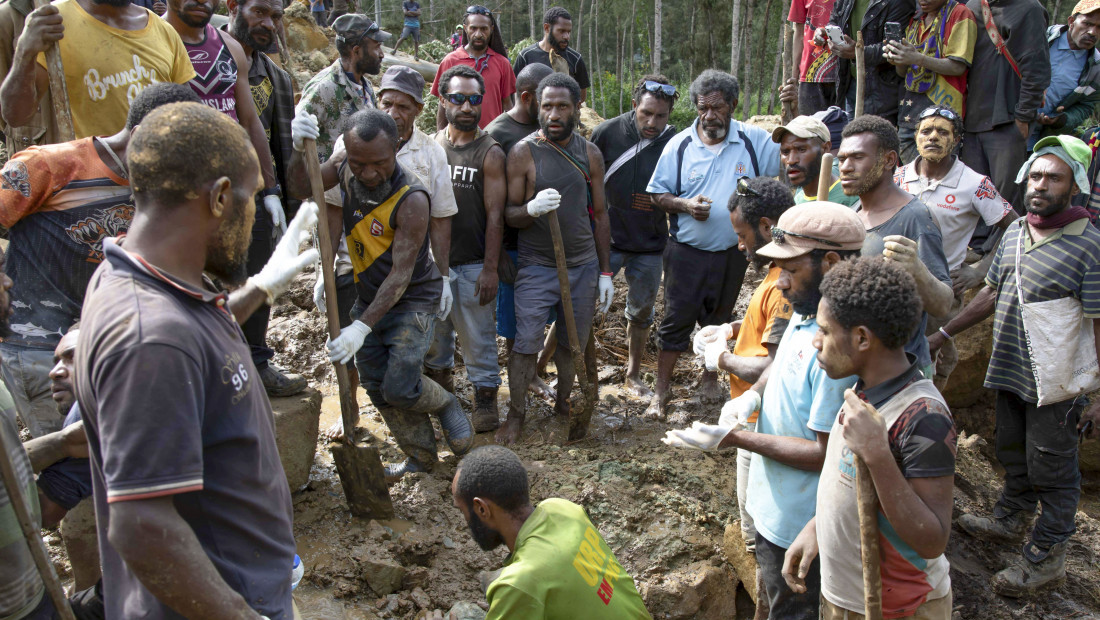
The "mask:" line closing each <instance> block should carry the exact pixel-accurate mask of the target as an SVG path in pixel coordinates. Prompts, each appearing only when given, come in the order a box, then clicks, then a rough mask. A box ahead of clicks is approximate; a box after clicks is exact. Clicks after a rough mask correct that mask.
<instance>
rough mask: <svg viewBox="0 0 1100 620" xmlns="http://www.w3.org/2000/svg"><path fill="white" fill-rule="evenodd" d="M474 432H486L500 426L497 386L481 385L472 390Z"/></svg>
mask: <svg viewBox="0 0 1100 620" xmlns="http://www.w3.org/2000/svg"><path fill="white" fill-rule="evenodd" d="M473 417H474V432H475V433H488V432H489V431H495V430H496V429H497V428H498V427H499V426H500V411H499V410H498V409H497V388H495V387H491V388H490V387H481V388H477V390H475V392H474V416H473Z"/></svg>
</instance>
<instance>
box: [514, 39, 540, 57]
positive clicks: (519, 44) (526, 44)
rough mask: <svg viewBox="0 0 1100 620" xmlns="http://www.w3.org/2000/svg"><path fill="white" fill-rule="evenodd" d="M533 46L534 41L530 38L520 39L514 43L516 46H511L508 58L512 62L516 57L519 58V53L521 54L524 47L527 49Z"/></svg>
mask: <svg viewBox="0 0 1100 620" xmlns="http://www.w3.org/2000/svg"><path fill="white" fill-rule="evenodd" d="M534 44H535V40H534V39H532V38H531V37H527V38H526V39H520V40H519V41H516V44H515V45H513V46H512V47H511V48H510V49H509V50H508V58H511V59H512V60H515V58H516V56H519V53H520V52H522V51H523V49H524V48H525V47H529V46H531V45H534Z"/></svg>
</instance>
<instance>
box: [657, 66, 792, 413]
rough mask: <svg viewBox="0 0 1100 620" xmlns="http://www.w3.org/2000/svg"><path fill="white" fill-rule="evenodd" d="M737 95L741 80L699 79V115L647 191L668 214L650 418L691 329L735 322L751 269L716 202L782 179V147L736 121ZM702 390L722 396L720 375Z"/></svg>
mask: <svg viewBox="0 0 1100 620" xmlns="http://www.w3.org/2000/svg"><path fill="white" fill-rule="evenodd" d="M738 90H739V89H738V85H737V78H735V77H733V76H732V75H730V74H728V73H723V72H721V71H716V70H714V69H707V70H706V71H704V72H703V73H701V74H700V75H699V77H697V78H695V81H694V82H692V83H691V91H690V93H689V94H690V96H691V102H692V104H693V105H694V106H695V111H696V113H697V114H698V115H699V118H698V119H696V121H695V122H694V123H692V125H691V127H688V128H687V129H684V130H682V131H681V132H680V133H678V134H676V136H674V137H673V138H672V139H671V140H669V141H668V144H666V145H665V150H664V152H662V153H661V158H660V160H659V161H658V162H657V167H656V169H655V170H654V171H653V178H652V179H650V181H649V185H648V186H646V191H647V192H649V193H650V194H654V198H653V201H654V204H656V205H657V207H658V208H659V209H661V210H662V211H664V212H665V213H668V214H669V215H670V216H671V217H670V219H671V221H670V224H669V235H670V239H669V242H668V245H667V246H666V247H665V253H664V256H663V261H664V271H665V274H664V275H665V309H664V310H665V311H664V317H663V318H662V319H661V325H660V326H659V327H658V329H657V344H658V348H659V349H660V354H659V356H658V358H657V385H656V389H655V394H654V396H653V400H652V402H651V403H650V405H649V409H648V410H647V411H646V415H648V416H655V417H658V418H660V419H664V418H665V417H666V415H667V413H668V411H667V409H668V402H669V400H671V398H672V391H671V389H670V388H669V382H670V381H671V379H672V371H673V369H674V368H675V366H676V360H677V359H678V358H679V357H680V354H681V353H683V352H684V351H686V350H687V349H688V347H689V346H690V345H691V331H692V329H694V328H695V324H696V323H699V325H701V326H703V327H705V326H707V325H719V324H721V323H726V322H728V321H729V320H730V315H731V314H732V312H733V306H734V304H735V303H736V301H737V294H738V293H739V292H740V291H741V281H742V280H743V279H744V277H745V269H747V268H748V263H747V262H746V261H745V257H744V255H743V254H741V252H739V251H737V247H736V246H737V234H736V233H735V232H733V227H732V226H731V225H730V219H729V217H727V216H726V215H725V213H724V212H722V211H721V210H720V209H711V205H712V204H718V205H724V204H727V203H729V199H730V196H732V195H733V192H734V188H735V187H736V186H737V182H738V181H739V180H740V179H741V178H742V177H757V176H765V177H774V176H778V175H779V147H778V145H777V144H775V143H774V142H772V141H771V140H770V139H769V136H768V134H767V132H765V131H764V130H763V129H760V128H758V127H753V126H751V125H746V124H744V123H742V122H740V121H736V120H733V118H732V114H733V110H734V108H736V107H737V94H738ZM699 385H700V389H699V392H700V395H701V396H702V397H703V398H704V399H707V400H717V399H718V398H720V397H721V388H719V387H718V375H717V373H714V372H710V371H707V372H705V373H703V378H702V380H701V381H700V384H699Z"/></svg>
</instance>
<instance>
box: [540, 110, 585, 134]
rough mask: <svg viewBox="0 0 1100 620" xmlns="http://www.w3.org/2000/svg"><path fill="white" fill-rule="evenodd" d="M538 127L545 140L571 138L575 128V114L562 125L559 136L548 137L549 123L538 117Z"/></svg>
mask: <svg viewBox="0 0 1100 620" xmlns="http://www.w3.org/2000/svg"><path fill="white" fill-rule="evenodd" d="M539 127H541V128H542V133H543V135H544V136H546V137H547V138H549V139H551V140H564V139H566V138H568V137H569V136H571V135H572V134H573V130H574V129H576V128H577V114H575V113H574V114H573V115H572V116H570V117H569V118H568V119H567V120H565V121H564V122H563V123H562V129H561V135H559V136H551V135H550V121H548V120H545V119H543V118H542V117H541V116H540V117H539Z"/></svg>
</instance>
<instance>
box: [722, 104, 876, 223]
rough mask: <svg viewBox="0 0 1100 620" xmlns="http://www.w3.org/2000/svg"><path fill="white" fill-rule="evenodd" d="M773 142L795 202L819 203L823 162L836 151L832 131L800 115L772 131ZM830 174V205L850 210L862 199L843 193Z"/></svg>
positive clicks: (837, 181) (831, 172)
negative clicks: (841, 206)
mask: <svg viewBox="0 0 1100 620" xmlns="http://www.w3.org/2000/svg"><path fill="white" fill-rule="evenodd" d="M772 142H775V143H777V144H778V145H779V161H780V163H782V164H783V171H784V172H785V173H786V174H787V182H788V183H790V185H791V187H794V188H795V192H794V203H795V204H801V203H803V202H813V201H816V200H817V188H818V185H819V184H820V179H821V159H822V157H824V155H825V153H828V152H830V151H832V149H833V143H832V135H831V134H830V132H829V128H828V127H827V126H826V125H825V123H823V122H821V121H820V120H818V119H816V118H813V117H812V116H797V117H795V118H793V119H791V122H789V123H787V124H786V125H783V126H781V127H776V128H775V129H773V130H772ZM837 146H839V142H838V143H837ZM827 174H828V175H829V195H828V196H827V197H826V198H827V200H828V201H829V202H835V203H837V204H842V205H846V206H849V207H850V206H852V205H854V204H855V203H856V202H857V201H858V200H859V198H858V197H856V196H848V195H847V194H845V193H844V188H843V187H841V186H840V179H838V178H836V176H835V175H834V174H833V170H832V169H829V171H828V173H827ZM739 238H740V237H739Z"/></svg>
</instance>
